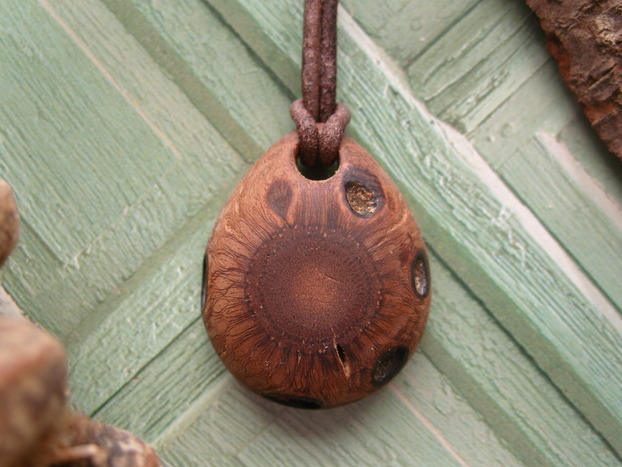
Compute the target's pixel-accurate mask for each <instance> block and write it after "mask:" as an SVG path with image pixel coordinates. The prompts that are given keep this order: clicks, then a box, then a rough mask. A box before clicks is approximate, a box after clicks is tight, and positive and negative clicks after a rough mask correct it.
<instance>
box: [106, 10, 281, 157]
mask: <svg viewBox="0 0 622 467" xmlns="http://www.w3.org/2000/svg"><path fill="white" fill-rule="evenodd" d="M103 3H104V4H105V5H106V6H107V7H108V8H109V9H110V10H111V11H112V12H114V13H115V15H116V16H117V18H118V19H119V21H120V22H121V23H122V24H123V25H124V26H125V27H126V28H127V29H128V30H129V31H130V32H131V33H132V35H133V36H134V37H135V38H136V39H137V40H138V41H139V42H140V44H141V45H142V46H143V47H144V48H145V49H146V50H147V51H148V52H149V53H150V55H151V56H152V57H153V58H154V59H155V60H156V62H157V63H158V64H159V65H160V66H161V67H162V69H163V70H165V71H166V72H167V73H168V74H169V75H170V76H171V77H172V79H173V81H175V83H176V84H177V85H178V86H179V88H180V89H182V90H183V91H184V92H185V93H186V95H187V96H188V97H189V99H190V100H191V102H192V103H193V105H194V106H195V107H196V108H197V109H199V111H200V112H201V113H202V114H203V115H205V116H206V117H207V118H208V119H209V120H210V122H212V123H213V124H214V125H215V126H216V128H218V130H219V131H220V132H221V133H222V134H223V135H224V136H225V137H226V138H227V140H228V141H229V142H230V144H231V145H232V146H233V147H234V148H235V149H236V150H237V151H238V152H239V153H240V154H242V155H243V156H244V157H245V158H246V159H247V160H249V161H251V160H254V159H256V158H257V157H259V156H260V155H261V153H263V151H264V150H265V148H266V147H268V146H269V145H270V144H272V142H274V140H275V138H277V137H278V136H277V135H282V134H284V133H285V132H287V131H290V129H291V128H292V124H291V119H290V118H289V114H288V113H287V112H281V111H280V110H281V109H283V108H287V107H288V106H289V103H290V102H291V100H292V98H291V97H290V96H285V95H284V94H283V92H282V91H283V90H282V89H281V88H280V87H279V84H278V83H276V82H275V81H274V80H273V78H272V77H271V76H270V75H269V74H268V73H267V72H266V71H265V70H262V69H261V67H260V64H259V63H258V62H257V61H256V59H255V57H254V56H253V55H252V54H251V53H249V51H248V49H247V48H246V47H245V46H244V45H243V44H241V43H240V42H239V41H238V40H236V38H235V36H234V35H233V34H232V32H231V31H230V30H228V29H227V28H226V26H225V25H223V24H222V23H221V22H220V21H219V20H218V19H217V18H216V17H215V16H214V15H213V14H210V12H209V11H205V10H206V9H207V6H206V5H205V4H204V3H203V2H201V1H200V0H180V1H176V2H171V4H170V5H168V6H166V7H165V8H164V11H165V13H166V14H165V15H163V14H162V8H163V5H162V4H160V2H157V1H143V0H133V1H128V0H103ZM233 57H235V60H234V59H233ZM215 70H218V73H215ZM247 76H250V77H252V79H253V83H254V85H253V86H252V87H248V86H244V82H245V80H244V79H242V78H244V77H247ZM267 115H269V116H270V118H266V116H267Z"/></svg>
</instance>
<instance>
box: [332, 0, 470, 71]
mask: <svg viewBox="0 0 622 467" xmlns="http://www.w3.org/2000/svg"><path fill="white" fill-rule="evenodd" d="M480 1H481V0H463V1H460V2H456V1H453V0H440V1H436V2H426V1H413V0H395V1H390V2H383V3H382V5H379V4H378V3H377V2H374V1H370V0H342V2H341V4H342V5H343V6H344V7H345V9H346V10H347V11H348V13H349V14H350V15H351V16H352V18H353V19H354V20H355V21H356V22H357V23H359V24H360V25H361V26H362V27H363V29H364V30H365V32H367V34H369V36H370V37H371V38H372V39H373V40H374V42H375V43H376V44H378V45H379V46H380V47H382V48H383V49H384V50H385V51H386V52H387V53H388V54H389V55H390V56H391V57H393V58H394V59H395V60H397V61H398V63H399V64H400V66H402V67H404V68H408V66H409V65H410V64H411V63H413V62H414V61H415V60H416V59H417V57H419V56H420V55H421V54H422V53H423V52H425V51H426V50H427V49H428V48H429V47H431V46H432V45H433V44H434V42H435V41H436V40H437V39H438V38H439V37H440V36H442V35H443V33H444V32H445V31H447V30H448V29H450V28H451V26H453V25H454V24H455V23H456V22H457V21H459V20H460V18H462V17H463V16H464V15H465V14H466V13H467V12H468V11H470V10H471V9H473V8H474V7H475V5H477V4H478V3H479V2H480Z"/></svg>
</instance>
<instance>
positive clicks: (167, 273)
mask: <svg viewBox="0 0 622 467" xmlns="http://www.w3.org/2000/svg"><path fill="white" fill-rule="evenodd" d="M226 191H228V190H226ZM223 202H224V199H220V200H218V201H214V202H213V204H212V205H211V206H210V208H209V209H205V210H203V211H202V212H201V213H200V214H199V215H197V216H196V217H195V218H193V219H192V220H191V221H190V222H189V223H188V225H186V226H184V229H183V230H181V231H180V232H178V235H177V237H176V239H175V240H174V241H172V242H170V243H169V244H167V245H166V247H165V248H163V249H161V250H159V251H158V255H157V258H155V259H154V261H153V262H152V264H151V265H150V268H149V270H148V275H146V276H143V277H139V278H136V279H134V280H130V281H128V282H126V283H125V284H124V288H125V290H124V293H123V295H122V296H121V297H120V298H119V299H117V300H108V302H107V306H108V307H110V310H109V311H108V312H107V313H104V316H105V318H104V319H100V320H98V322H97V326H91V327H90V328H89V329H88V333H87V332H84V333H83V334H84V337H83V338H82V339H79V340H75V341H73V340H72V342H71V345H69V347H68V356H69V364H70V373H69V376H70V383H71V388H72V398H73V400H74V401H75V402H76V403H77V404H78V405H79V407H80V408H81V409H82V410H84V411H86V412H89V413H90V412H95V411H96V410H97V409H99V408H100V407H101V406H102V405H103V404H104V403H106V401H107V400H108V399H109V398H110V397H111V396H112V395H113V394H115V393H116V392H117V391H118V389H119V388H121V387H123V386H124V385H125V384H127V383H128V382H129V381H130V380H131V379H132V378H133V377H134V376H135V375H136V374H137V373H138V372H139V371H140V370H141V369H142V368H143V367H144V366H145V365H146V364H147V363H148V362H150V361H151V360H152V359H153V358H154V357H155V356H157V355H158V354H159V353H160V352H162V350H163V349H164V348H166V347H167V346H168V345H169V344H170V343H171V341H173V340H174V339H175V338H177V336H178V335H180V334H182V333H183V332H184V330H185V329H186V328H188V327H189V326H190V325H191V324H192V323H193V322H194V321H196V319H197V316H198V315H199V312H200V306H199V304H200V292H201V287H200V283H201V282H200V277H201V269H202V259H203V251H204V249H205V243H206V238H207V235H208V232H210V231H211V228H212V222H213V220H214V219H215V217H216V214H217V213H218V211H219V210H220V207H221V206H222V203H223ZM156 271H157V273H156ZM104 349H105V350H104Z"/></svg>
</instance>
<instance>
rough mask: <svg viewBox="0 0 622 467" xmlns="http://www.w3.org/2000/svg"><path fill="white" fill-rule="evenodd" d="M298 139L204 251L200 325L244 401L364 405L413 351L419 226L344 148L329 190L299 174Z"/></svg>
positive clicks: (270, 159)
mask: <svg viewBox="0 0 622 467" xmlns="http://www.w3.org/2000/svg"><path fill="white" fill-rule="evenodd" d="M297 152H298V135H297V133H296V132H292V133H289V134H287V135H285V136H284V137H283V138H282V139H281V140H280V141H278V142H277V143H276V144H274V145H273V146H272V147H271V148H270V149H268V151H267V152H266V153H265V154H264V155H263V156H262V157H261V158H260V159H259V160H258V161H257V162H256V163H255V164H254V165H253V167H252V168H251V169H250V170H249V172H248V174H247V175H246V176H245V177H244V178H243V179H242V181H241V182H240V183H239V185H238V186H237V188H236V189H235V191H234V192H233V193H232V195H231V197H230V198H229V200H228V201H227V203H226V205H225V207H224V208H223V210H222V212H221V213H220V216H219V218H218V220H217V222H216V225H215V227H214V231H213V233H212V236H211V238H210V240H209V243H208V246H207V250H206V255H205V265H204V279H203V295H202V302H203V303H202V307H203V320H204V322H205V326H206V328H207V332H208V334H209V336H210V338H211V341H212V344H213V346H214V348H215V349H216V352H217V353H218V355H219V356H220V357H221V359H222V360H223V362H224V363H225V365H226V366H227V367H228V369H229V370H230V371H231V372H232V373H233V375H235V377H236V378H237V379H238V380H240V381H241V382H242V383H243V384H245V385H246V386H248V387H249V388H250V389H251V390H253V391H255V392H257V393H258V394H261V395H263V396H265V397H267V398H269V399H271V400H273V401H276V402H279V403H282V404H285V405H290V406H294V407H299V408H313V409H315V408H327V407H334V406H338V405H343V404H346V403H349V402H352V401H355V400H358V399H361V398H363V397H365V396H367V395H368V394H370V393H372V392H373V391H375V390H376V389H378V388H379V387H381V386H383V385H384V384H386V383H387V382H388V381H389V380H391V379H392V378H393V377H394V376H395V375H396V374H397V373H398V372H399V370H400V369H401V368H402V367H403V366H404V364H405V363H406V362H407V360H408V359H409V357H410V356H411V355H412V354H413V352H414V351H415V349H416V347H417V344H418V343H419V340H420V339H421V335H422V333H423V329H424V326H425V323H426V319H427V315H428V308H429V304H430V273H429V267H428V260H427V256H426V252H425V246H424V243H423V239H422V237H421V233H420V231H419V229H418V228H417V224H416V223H415V220H414V218H413V216H412V214H411V213H410V211H409V209H408V206H407V205H406V203H405V202H404V200H403V198H402V195H401V194H400V193H399V191H398V189H397V187H396V186H395V185H394V184H393V182H392V181H391V180H390V179H389V177H388V175H387V174H386V173H385V172H384V171H383V170H382V169H381V168H380V166H379V165H378V164H377V163H376V162H375V161H374V160H373V159H372V158H371V156H369V154H367V153H366V152H365V151H364V150H363V148H361V146H359V145H358V144H357V143H355V142H354V141H353V140H352V139H350V138H348V137H344V139H343V141H342V145H341V147H340V151H339V167H338V169H337V171H336V173H335V174H334V175H332V176H331V177H330V178H328V179H325V180H310V179H308V178H306V177H305V176H304V175H302V174H301V172H300V171H299V170H298V168H297V165H296V154H297Z"/></svg>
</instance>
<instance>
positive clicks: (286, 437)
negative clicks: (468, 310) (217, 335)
mask: <svg viewBox="0 0 622 467" xmlns="http://www.w3.org/2000/svg"><path fill="white" fill-rule="evenodd" d="M418 360H419V361H418V362H417V364H416V365H413V368H417V369H418V371H419V372H420V373H421V372H422V374H421V377H423V378H425V379H426V384H424V385H422V386H421V387H422V388H423V389H421V388H420V389H418V390H416V392H417V393H418V394H419V397H420V399H421V400H422V404H421V407H420V408H418V409H414V408H412V407H411V408H408V407H407V406H404V405H403V404H404V398H405V397H404V395H403V394H401V393H400V392H399V390H397V389H395V388H393V390H391V389H386V390H384V391H382V392H381V393H380V394H378V395H377V396H374V397H373V398H372V399H368V400H367V401H365V402H360V403H355V404H352V405H349V406H347V407H342V408H338V409H334V410H329V411H319V412H308V411H300V410H292V409H289V408H285V407H282V406H279V405H276V404H273V403H270V402H268V401H265V400H263V399H261V398H259V397H258V396H255V395H253V394H251V393H250V392H248V391H247V390H244V389H243V388H242V387H241V386H240V385H239V384H238V383H233V382H232V383H229V384H227V385H226V387H225V388H223V389H221V390H220V393H219V395H218V397H217V398H216V397H214V395H212V394H209V395H207V396H206V397H205V398H204V399H201V400H199V401H198V402H197V403H196V404H195V406H194V407H192V408H191V409H189V410H188V411H187V412H186V413H185V414H184V416H183V417H180V419H179V420H178V422H177V424H176V425H174V426H172V427H171V428H170V429H169V431H167V432H166V433H164V434H163V435H162V436H161V437H160V438H158V439H157V440H156V441H155V445H156V446H157V447H158V450H159V452H160V454H161V456H162V457H163V458H164V459H165V460H168V461H169V462H170V463H171V464H173V465H195V464H196V463H197V462H198V459H218V462H219V463H224V464H225V465H229V464H237V463H242V464H245V465H268V464H269V465H293V464H295V465H343V464H346V465H354V464H360V463H365V464H367V465H369V464H372V465H386V464H387V463H390V462H393V463H398V464H401V465H403V464H409V463H413V462H415V461H416V462H417V463H423V465H433V464H434V462H435V461H436V462H442V463H444V465H454V464H460V465H465V464H466V463H467V462H473V463H476V462H477V461H482V460H487V459H490V460H493V459H494V460H496V461H500V462H503V464H504V465H517V464H518V461H517V460H516V459H515V458H513V457H512V456H511V454H509V453H508V452H507V451H506V450H505V448H503V447H502V446H501V445H500V444H499V443H498V441H497V440H496V439H495V437H494V435H492V433H491V432H490V429H489V428H488V427H487V426H486V425H485V424H484V423H482V421H481V419H479V418H478V417H477V415H476V414H475V413H474V412H473V411H472V410H471V409H470V407H468V405H466V404H464V403H463V402H461V401H460V400H459V399H456V398H454V397H452V396H451V393H450V390H449V388H448V385H447V381H446V379H445V378H444V377H443V376H442V375H440V374H439V373H438V371H437V370H436V369H434V367H433V366H432V365H430V363H429V362H428V361H427V359H425V358H424V357H422V356H420V357H418ZM441 391H442V392H443V393H444V394H445V395H446V397H442V396H441V398H442V400H443V401H444V402H445V403H446V404H447V405H446V406H444V407H441V404H440V403H439V392H441ZM419 409H420V410H421V412H419ZM412 410H415V411H416V414H415V413H413V412H412ZM443 410H447V411H450V412H451V411H455V413H460V415H461V417H456V418H454V419H453V424H454V425H455V427H456V429H458V428H459V429H461V430H462V434H461V435H460V436H461V438H462V441H461V445H460V448H462V449H464V450H465V451H466V457H463V456H465V453H464V452H461V451H455V446H454V445H453V444H451V443H450V440H447V439H444V436H445V434H446V433H445V431H444V427H445V426H447V425H448V423H447V421H448V418H447V416H446V414H447V412H445V415H444V414H443V413H442V411H443ZM430 412H433V413H434V417H435V421H436V422H438V423H439V425H437V426H434V425H433V424H431V423H430V421H429V419H428V418H427V417H428V415H429V413H430ZM465 432H469V433H471V434H473V438H468V436H464V433H465ZM441 433H442V435H441ZM457 435H458V432H457V431H454V432H453V433H451V432H450V433H449V437H450V438H452V439H455V438H457ZM439 437H440V438H439ZM468 439H473V440H474V441H475V443H474V445H471V444H469V443H468V442H467V440H468ZM277 440H278V441H277ZM481 449H484V452H483V451H482V450H481Z"/></svg>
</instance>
